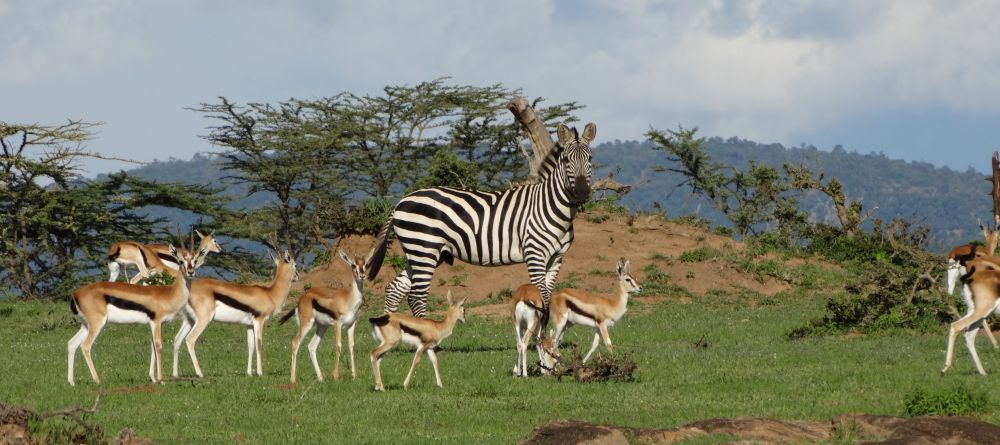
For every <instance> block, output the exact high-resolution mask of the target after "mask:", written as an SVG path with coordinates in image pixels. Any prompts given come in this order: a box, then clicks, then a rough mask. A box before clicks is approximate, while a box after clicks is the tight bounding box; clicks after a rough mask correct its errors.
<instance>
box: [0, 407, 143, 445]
mask: <svg viewBox="0 0 1000 445" xmlns="http://www.w3.org/2000/svg"><path fill="white" fill-rule="evenodd" d="M98 400H100V398H98ZM96 409H97V402H96V401H95V403H94V407H93V408H92V409H89V410H87V409H83V408H73V409H68V410H63V411H54V412H50V413H41V414H36V413H35V412H34V411H31V410H29V409H26V408H22V407H20V406H15V405H9V404H7V403H4V402H0V445H31V444H33V443H47V442H49V441H54V442H57V443H63V442H68V443H78V442H88V443H89V442H90V441H91V440H94V439H98V440H100V441H101V443H111V444H113V445H153V444H154V442H153V441H151V440H149V439H146V438H143V437H139V436H137V435H136V434H135V432H134V431H132V429H130V428H125V429H123V430H121V431H120V432H118V435H117V436H115V437H114V438H113V439H111V440H106V439H104V438H103V437H102V436H103V433H102V432H101V428H100V427H97V426H95V425H92V424H91V423H90V422H88V421H85V420H83V419H82V418H81V417H80V416H79V415H78V414H79V413H82V412H93V411H95V410H96ZM50 418H65V419H68V420H69V421H71V422H76V424H77V427H78V428H77V429H75V430H74V429H72V428H70V429H65V430H64V431H63V434H65V435H64V436H57V437H42V438H32V437H31V432H30V431H29V430H28V425H29V423H30V422H31V421H32V420H33V419H34V421H36V422H44V421H45V420H46V419H50ZM35 439H39V440H35Z"/></svg>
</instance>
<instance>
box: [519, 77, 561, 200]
mask: <svg viewBox="0 0 1000 445" xmlns="http://www.w3.org/2000/svg"><path fill="white" fill-rule="evenodd" d="M507 109H508V110H510V112H511V113H512V114H513V115H514V119H517V121H518V122H520V123H521V127H523V128H524V131H525V132H526V133H528V138H529V139H530V140H531V151H532V153H528V150H527V148H525V147H524V144H521V153H523V154H524V156H525V158H527V159H528V172H529V173H528V181H527V182H529V183H532V182H537V181H538V169H539V168H540V167H541V166H542V160H544V159H545V156H546V155H548V154H549V152H550V151H552V147H555V145H556V144H555V142H553V141H552V135H550V134H549V130H548V129H546V128H545V122H544V121H543V120H542V119H541V118H540V117H539V116H538V113H536V112H535V109H534V108H533V107H532V106H531V104H529V103H528V99H525V98H523V97H520V96H518V97H515V98H514V99H513V100H511V101H510V102H509V103H507Z"/></svg>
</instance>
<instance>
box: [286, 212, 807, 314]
mask: <svg viewBox="0 0 1000 445" xmlns="http://www.w3.org/2000/svg"><path fill="white" fill-rule="evenodd" d="M574 226H575V231H576V238H575V240H574V242H573V246H572V247H571V248H570V249H569V252H568V253H567V255H566V258H565V259H564V260H563V265H562V269H561V270H560V272H559V279H560V281H562V282H564V283H570V284H571V285H572V287H576V288H579V289H584V290H588V291H592V292H608V293H610V292H611V291H612V290H613V289H614V285H615V276H614V268H615V263H616V261H617V260H618V258H622V257H624V258H628V259H630V260H631V261H632V271H633V274H635V275H636V277H637V278H639V279H640V280H642V279H643V277H644V275H645V273H644V272H643V270H644V268H645V267H646V266H647V265H648V264H650V263H651V262H654V261H655V262H656V263H657V267H658V269H659V270H660V271H661V272H664V273H666V274H669V276H670V277H672V281H673V282H674V283H676V284H677V285H679V286H681V287H684V288H686V289H687V290H688V291H689V292H692V293H694V294H698V295H704V294H705V293H707V292H708V291H710V290H715V289H718V290H723V291H740V290H750V291H753V292H756V293H759V294H762V295H773V294H775V293H777V292H780V291H783V290H786V289H788V285H787V283H784V282H780V281H777V280H774V279H771V278H768V279H765V280H763V281H759V280H757V279H756V277H754V276H753V275H751V274H747V273H743V272H741V271H739V270H736V269H734V268H732V267H730V266H728V265H725V264H721V263H717V262H714V261H693V262H682V261H665V259H666V258H677V257H679V256H680V255H681V254H682V253H684V252H688V251H692V250H695V249H699V248H702V247H706V248H710V249H726V248H733V249H742V248H743V245H742V243H740V242H738V241H734V240H732V239H730V238H727V237H723V236H718V235H715V234H713V233H711V232H708V231H706V230H704V229H701V228H698V227H694V226H690V225H683V224H677V223H673V222H669V221H664V220H663V219H662V218H659V217H655V216H640V217H637V218H632V219H629V218H626V217H612V218H610V219H607V220H606V221H603V222H601V223H594V222H590V221H587V218H586V217H585V216H578V217H577V219H576V221H575V222H574ZM372 245H373V239H372V237H367V236H366V237H351V238H345V239H344V240H343V241H342V242H341V244H340V247H341V248H343V249H344V250H346V251H347V252H348V253H349V254H351V255H366V254H367V253H368V252H369V251H370V250H371V248H372ZM393 253H395V254H397V255H399V254H401V253H402V251H401V250H400V248H399V243H397V242H393V244H392V249H391V251H390V254H389V255H392V254H393ZM395 275H396V272H395V270H394V269H393V267H392V266H391V265H389V264H388V261H387V262H386V264H384V265H383V267H382V270H381V271H380V272H379V275H378V278H377V280H376V282H375V283H374V284H367V283H366V286H370V288H371V289H372V290H373V291H374V292H375V293H376V294H379V295H382V294H383V293H384V290H385V286H386V284H388V283H389V282H390V281H391V280H392V279H393V278H395ZM350 276H351V275H350V271H349V270H348V268H347V265H346V264H344V263H343V262H342V261H340V259H339V258H334V259H333V260H332V262H331V263H330V264H328V265H324V266H321V267H317V268H314V269H313V270H311V271H309V272H308V273H307V274H304V275H303V277H302V279H301V280H300V281H299V283H300V286H301V285H304V284H305V283H310V284H311V285H313V286H333V287H341V286H347V285H348V284H349V283H350V281H349V280H350ZM526 282H528V269H527V266H525V265H524V264H515V265H510V266H498V267H479V266H473V265H470V264H466V263H463V262H461V261H458V260H456V261H455V264H454V265H451V266H449V265H447V264H442V265H441V267H440V268H438V270H437V271H436V273H435V274H434V281H433V282H432V283H431V290H430V291H431V293H432V294H435V295H444V294H445V292H446V291H447V290H448V289H451V290H452V292H454V293H455V294H456V295H457V296H462V297H468V298H469V301H470V302H479V301H481V300H484V299H486V300H488V301H490V302H495V303H493V304H490V303H486V302H484V303H485V304H483V303H481V304H479V305H477V306H479V307H475V308H474V309H473V310H470V312H471V313H477V314H502V315H507V313H508V308H507V304H506V303H507V301H506V299H504V298H500V295H501V294H504V293H506V292H508V290H509V291H513V289H516V288H517V287H518V286H520V285H521V284H523V283H526ZM667 297H670V296H669V295H668V296H667ZM379 304H381V302H379Z"/></svg>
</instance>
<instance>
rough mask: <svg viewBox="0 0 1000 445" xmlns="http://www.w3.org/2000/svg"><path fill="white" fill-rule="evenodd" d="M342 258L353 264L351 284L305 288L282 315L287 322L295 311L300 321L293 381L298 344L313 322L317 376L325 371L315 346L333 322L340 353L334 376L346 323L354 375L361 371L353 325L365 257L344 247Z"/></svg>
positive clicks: (336, 377)
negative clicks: (356, 362)
mask: <svg viewBox="0 0 1000 445" xmlns="http://www.w3.org/2000/svg"><path fill="white" fill-rule="evenodd" d="M340 259H341V260H343V261H344V262H345V263H347V265H348V266H349V267H350V268H351V278H352V280H351V286H350V287H348V288H332V287H321V286H317V287H311V288H309V289H308V290H306V292H305V294H303V295H302V298H299V304H298V306H297V307H296V308H295V309H292V310H291V311H288V313H287V314H285V316H283V317H281V321H280V322H281V323H285V322H286V321H288V319H290V318H292V316H293V315H297V316H298V317H296V319H295V320H296V321H297V322H298V324H299V330H298V333H297V334H295V338H294V339H292V376H291V379H292V383H295V374H296V368H297V366H296V365H297V362H298V356H299V346H300V345H301V344H302V339H303V338H304V337H305V335H306V333H307V332H309V329H312V326H313V324H315V325H316V334H315V335H313V338H312V340H310V341H309V358H310V359H311V360H312V365H313V370H315V371H316V378H317V379H318V380H320V381H322V380H323V372H322V371H320V369H319V362H318V361H317V360H316V350H317V349H319V342H320V341H321V340H322V339H323V334H324V333H325V332H326V329H327V328H329V327H330V326H333V328H334V332H335V333H336V342H337V343H336V348H337V353H336V356H335V357H334V359H333V379H334V380H339V379H340V345H341V337H340V335H341V331H342V330H343V328H344V327H345V326H346V327H347V348H348V350H349V352H350V355H351V378H352V379H353V378H357V377H358V373H357V370H356V369H355V367H354V328H355V327H356V326H357V321H358V314H359V313H360V310H361V296H362V295H361V290H362V288H363V285H364V281H365V259H364V258H361V257H355V258H353V259H352V258H350V257H348V256H347V253H345V252H344V251H343V250H341V251H340Z"/></svg>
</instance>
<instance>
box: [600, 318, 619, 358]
mask: <svg viewBox="0 0 1000 445" xmlns="http://www.w3.org/2000/svg"><path fill="white" fill-rule="evenodd" d="M597 328H598V330H599V332H600V333H601V337H603V338H604V346H605V347H607V348H608V352H609V353H610V352H615V348H614V346H613V345H612V344H611V335H608V324H607V322H604V323H599V324H598V325H597Z"/></svg>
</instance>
